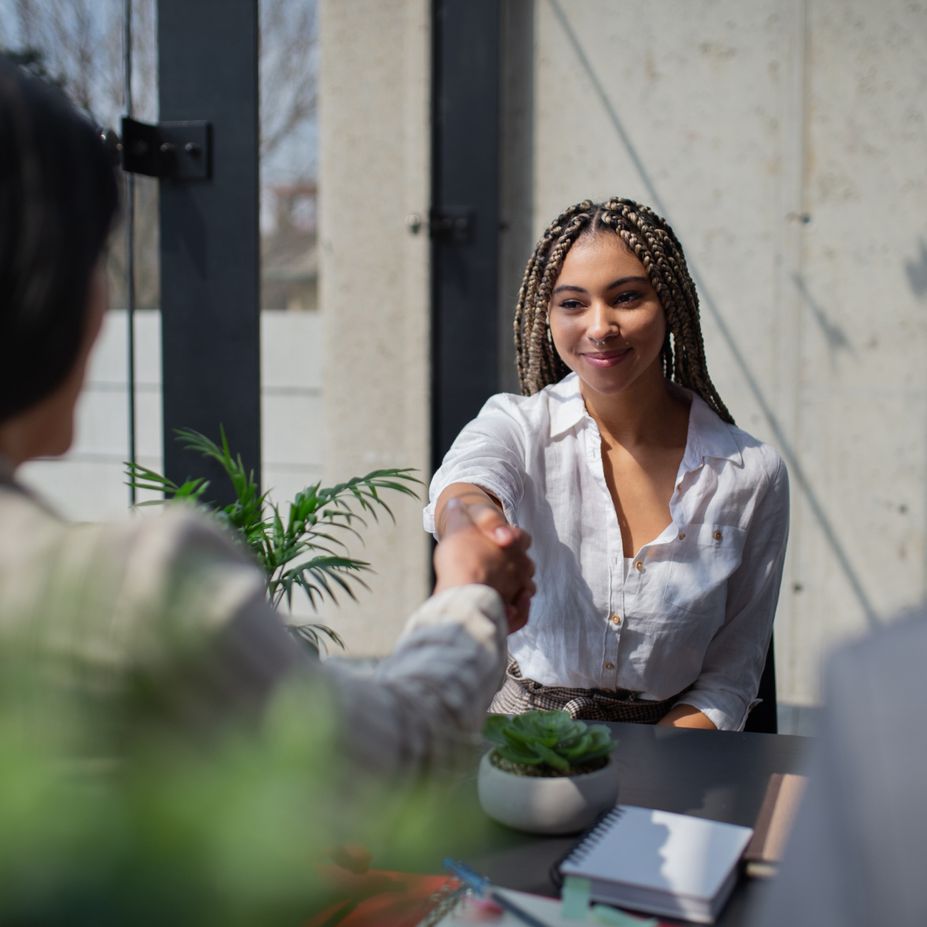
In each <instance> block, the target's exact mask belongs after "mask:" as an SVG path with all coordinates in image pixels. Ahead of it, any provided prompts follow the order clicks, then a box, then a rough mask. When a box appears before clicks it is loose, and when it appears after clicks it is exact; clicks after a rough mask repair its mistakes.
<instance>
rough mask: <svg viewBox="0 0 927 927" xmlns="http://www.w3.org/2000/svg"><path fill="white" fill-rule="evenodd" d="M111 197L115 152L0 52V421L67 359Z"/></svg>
mask: <svg viewBox="0 0 927 927" xmlns="http://www.w3.org/2000/svg"><path fill="white" fill-rule="evenodd" d="M118 206H119V192H118V188H117V184H116V178H115V173H114V168H113V163H112V159H111V156H110V155H109V153H108V152H107V150H106V148H105V146H104V145H103V143H102V141H101V140H100V138H99V135H98V133H97V131H96V130H95V129H94V127H93V125H92V124H91V123H90V121H89V119H87V118H86V117H85V116H83V115H82V114H81V113H80V112H78V110H77V109H75V108H74V106H73V105H72V104H71V103H70V102H69V101H68V100H67V98H66V97H65V96H64V94H63V93H61V92H60V91H59V90H58V89H57V88H55V87H54V86H52V85H51V84H48V83H46V82H45V81H43V80H42V79H40V78H38V77H35V76H32V75H30V74H28V73H27V72H26V71H25V70H24V69H23V68H21V67H18V66H17V65H15V64H13V63H12V62H10V61H9V60H7V59H5V58H3V57H2V56H0V422H2V421H5V420H6V419H8V418H11V417H12V416H14V415H16V414H17V413H18V412H21V411H23V410H24V409H28V408H29V407H30V406H32V405H34V404H35V403H36V402H38V401H40V400H41V399H43V398H45V396H47V395H48V394H50V393H51V392H53V391H54V390H55V388H56V387H58V386H59V385H60V384H61V383H62V381H63V380H64V379H65V378H66V377H67V375H68V373H69V372H70V371H71V370H72V369H73V366H74V363H75V362H76V360H77V353H78V349H79V347H80V342H81V337H82V335H83V332H84V325H85V323H86V316H87V310H88V293H89V287H90V280H91V277H92V274H93V270H94V268H95V267H96V265H97V263H98V261H99V259H100V256H101V254H102V252H103V248H104V247H105V245H106V240H107V238H108V237H109V232H110V228H111V227H112V224H113V220H114V218H115V215H116V212H117V210H118Z"/></svg>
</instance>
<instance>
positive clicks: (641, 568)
mask: <svg viewBox="0 0 927 927" xmlns="http://www.w3.org/2000/svg"><path fill="white" fill-rule="evenodd" d="M634 569H635V570H637V572H638V573H643V572H644V561H643V560H636V561H635V562H634Z"/></svg>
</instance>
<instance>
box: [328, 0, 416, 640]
mask: <svg viewBox="0 0 927 927" xmlns="http://www.w3.org/2000/svg"><path fill="white" fill-rule="evenodd" d="M429 8H430V4H429V3H428V2H427V0H352V2H351V3H344V2H341V0H322V3H321V5H320V35H321V69H320V86H319V101H320V120H319V124H320V153H319V167H320V177H319V193H320V198H319V242H320V250H319V256H320V299H319V302H320V305H321V314H322V318H323V320H324V326H325V336H324V344H325V357H324V365H325V376H324V382H325V401H326V418H327V441H326V456H325V473H326V475H327V476H329V477H330V478H331V479H333V480H341V479H344V478H346V477H348V476H353V475H355V474H361V473H366V472H368V471H369V470H372V469H374V468H377V467H416V468H418V469H419V471H420V473H421V476H422V478H423V479H427V477H428V475H429V474H428V473H427V470H428V466H429V389H430V386H429V377H430V373H429V371H430V365H429V339H430V326H429V283H428V280H429V278H428V239H427V236H424V235H420V236H414V235H411V234H410V233H409V232H408V230H407V227H406V217H407V216H408V215H409V214H412V213H419V214H426V213H427V210H428V202H429V191H430V184H429V156H428V152H429V145H430V141H429V131H430V130H429V101H430V95H429V77H430V23H429V18H428V11H429ZM393 510H394V512H395V515H396V524H395V525H390V524H389V522H388V521H386V522H382V521H381V523H380V525H379V526H374V527H373V529H371V530H370V531H369V532H368V535H367V544H366V548H365V549H364V551H363V555H364V556H365V557H366V559H368V560H369V561H370V562H371V563H372V564H373V565H374V568H375V569H376V570H377V575H376V576H374V577H373V578H372V579H371V580H370V586H371V592H370V593H364V594H363V595H362V596H361V600H360V602H359V603H358V604H357V605H354V604H353V603H348V602H345V603H343V604H342V605H340V606H339V607H338V608H337V609H335V610H333V611H332V612H331V613H330V615H329V618H330V622H331V624H332V625H334V626H335V627H336V628H337V630H338V631H339V632H341V633H342V634H343V635H344V636H345V638H346V640H347V641H348V643H349V649H350V652H351V653H352V654H355V655H365V654H379V653H383V652H384V651H385V650H387V649H389V647H390V646H391V645H392V643H393V641H394V640H395V638H396V636H397V634H398V631H399V629H400V627H401V625H402V623H403V621H404V619H405V617H406V616H407V615H408V614H409V613H410V612H411V611H412V610H413V609H414V608H415V606H416V605H418V604H419V603H421V601H422V600H423V598H424V597H425V595H426V594H427V591H428V587H429V582H430V572H429V566H428V564H429V559H428V553H429V540H428V538H427V536H426V535H425V533H424V532H423V531H422V525H421V503H417V502H415V501H414V500H410V499H405V498H399V499H397V500H396V501H395V505H393Z"/></svg>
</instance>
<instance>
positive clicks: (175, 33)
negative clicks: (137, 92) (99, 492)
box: [158, 0, 261, 501]
mask: <svg viewBox="0 0 927 927" xmlns="http://www.w3.org/2000/svg"><path fill="white" fill-rule="evenodd" d="M258 28H259V23H258V4H257V2H256V0H196V2H195V3H191V2H190V0H158V80H159V103H160V119H161V121H162V122H173V121H182V120H205V121H207V122H209V123H210V125H211V131H212V176H211V178H210V179H208V180H202V181H185V182H182V181H172V180H169V179H168V180H162V181H161V184H160V195H159V197H160V221H161V328H162V361H161V366H162V376H163V388H164V396H163V416H164V422H163V427H164V439H163V440H164V468H165V473H166V474H167V475H168V476H169V477H170V478H171V479H173V480H175V481H178V482H180V481H182V480H184V479H186V478H187V477H188V476H190V475H197V476H207V477H208V478H209V479H210V482H211V487H210V495H211V497H212V498H213V499H216V500H219V501H228V500H229V499H230V498H231V489H230V487H228V486H227V485H226V483H225V482H224V481H223V479H222V477H221V475H220V474H221V471H220V470H219V468H218V465H213V464H212V462H211V461H206V460H204V459H203V458H201V457H199V456H198V455H192V454H191V453H190V452H189V451H185V450H184V449H183V448H181V447H180V446H179V445H178V444H177V442H176V441H175V439H174V429H176V428H181V427H190V428H195V429H197V430H198V431H201V432H203V433H204V434H206V435H207V436H208V437H211V438H213V439H217V438H218V434H219V427H220V425H221V426H222V427H223V428H224V429H225V432H226V434H227V436H228V439H229V443H230V445H231V447H232V449H233V450H234V451H235V452H237V453H239V454H240V455H241V458H242V460H243V462H244V463H245V465H246V466H247V467H248V468H250V469H252V470H253V471H254V473H255V475H256V477H257V480H258V482H260V468H261V395H260V240H259V234H260V231H259V196H260V192H259V149H258V142H259V127H258V102H259V97H258Z"/></svg>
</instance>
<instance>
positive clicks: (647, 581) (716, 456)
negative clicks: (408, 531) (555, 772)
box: [424, 374, 788, 730]
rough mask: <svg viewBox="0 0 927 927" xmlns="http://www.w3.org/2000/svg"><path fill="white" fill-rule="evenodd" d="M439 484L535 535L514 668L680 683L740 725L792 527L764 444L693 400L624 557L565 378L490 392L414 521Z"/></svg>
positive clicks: (594, 445)
mask: <svg viewBox="0 0 927 927" xmlns="http://www.w3.org/2000/svg"><path fill="white" fill-rule="evenodd" d="M451 483H473V484H475V485H477V486H480V487H482V488H483V489H485V490H486V491H487V492H490V493H492V495H494V496H495V497H496V498H497V499H498V500H499V501H500V502H501V503H502V507H503V510H504V512H505V516H506V518H507V519H508V520H509V522H510V523H512V524H516V525H518V526H520V527H522V528H524V529H525V530H526V531H528V532H530V533H531V536H532V547H531V550H530V553H531V556H532V557H533V558H534V560H535V564H536V567H537V575H536V577H535V580H536V582H537V587H538V592H537V594H536V596H535V598H534V600H533V601H532V604H531V615H530V619H529V621H528V624H527V625H526V626H525V627H524V628H523V629H522V630H520V631H518V632H517V633H516V634H513V635H511V636H510V637H509V652H510V653H511V655H512V656H513V657H514V658H515V659H516V660H517V661H518V665H519V667H520V669H521V672H522V675H523V676H524V677H526V678H528V679H533V680H535V681H537V682H540V683H542V684H544V685H556V686H570V687H577V688H585V689H604V690H612V689H617V688H621V689H629V690H631V691H633V692H637V693H639V696H640V697H641V698H645V699H656V700H661V699H666V698H671V697H672V696H674V695H676V694H677V693H680V692H683V691H684V690H687V691H685V697H684V698H682V699H680V702H684V703H685V704H687V705H692V706H693V707H695V708H697V709H699V710H700V711H702V712H704V714H705V715H707V716H708V718H709V719H710V720H711V721H712V722H713V723H714V724H715V725H716V726H717V727H718V728H720V729H722V730H738V729H740V728H742V727H743V724H744V722H745V720H746V717H747V714H748V711H749V709H750V707H751V705H752V704H753V700H754V699H755V697H756V692H757V689H758V686H759V679H760V675H761V674H762V671H763V665H764V661H765V656H766V650H767V647H768V643H769V639H770V634H771V632H772V622H773V617H774V614H775V610H776V601H777V599H778V595H779V583H780V581H781V578H782V566H783V561H784V558H785V547H786V539H787V536H788V475H787V472H786V469H785V465H784V464H783V462H782V460H781V458H780V457H779V455H778V454H777V453H776V451H775V450H773V449H772V448H771V447H769V446H768V445H766V444H763V443H762V442H760V441H758V440H757V439H756V438H753V437H751V436H750V435H749V434H747V433H746V432H745V431H742V430H741V429H739V428H737V427H735V426H733V425H729V424H727V423H725V422H723V421H722V420H721V419H720V418H719V417H718V416H717V415H716V414H715V413H714V412H713V411H712V410H711V409H710V408H709V407H708V405H707V404H706V403H705V402H704V401H703V400H701V399H700V398H699V397H698V396H695V395H693V396H692V405H691V409H690V412H689V427H688V434H687V437H686V447H685V452H684V454H683V457H682V461H681V463H680V465H679V472H678V474H677V477H676V490H675V492H674V493H673V496H672V498H671V499H670V506H669V509H670V516H671V519H672V520H671V522H670V524H668V525H667V526H666V528H665V529H664V530H663V531H662V532H661V534H660V535H659V536H658V537H656V538H654V539H653V540H652V541H650V542H649V543H647V544H644V545H643V547H641V548H640V550H637V551H633V552H631V551H628V552H627V554H628V556H630V555H631V554H632V553H633V558H632V560H631V562H630V563H628V564H626V563H625V552H624V551H623V550H622V542H621V532H620V529H619V526H618V518H617V515H616V512H615V507H614V505H613V503H612V499H611V496H610V495H609V491H608V487H607V485H606V482H605V471H604V468H603V464H602V453H601V437H600V434H599V430H598V426H597V425H596V423H595V421H594V420H593V418H592V417H591V416H590V415H589V414H588V412H587V411H586V407H585V403H584V402H583V398H582V395H581V393H580V390H579V380H578V378H577V376H576V375H575V374H570V375H568V376H567V377H565V378H564V379H563V380H561V381H560V382H559V383H555V384H553V385H551V386H548V387H546V388H545V389H543V390H541V391H540V392H539V393H536V394H535V395H533V396H528V397H523V396H516V395H512V394H507V393H503V394H499V395H496V396H493V397H492V398H490V399H489V400H488V401H487V403H486V404H485V406H484V407H483V409H482V410H481V411H480V414H479V415H478V417H477V418H476V419H474V420H473V421H472V422H470V423H469V424H468V425H467V426H466V427H465V428H464V429H463V431H461V433H460V435H459V436H458V437H457V440H456V441H455V442H454V444H453V446H452V447H451V449H450V450H449V451H448V453H447V455H446V457H445V458H444V462H443V463H442V465H441V467H440V469H439V470H438V472H437V473H436V474H435V476H434V478H433V480H432V482H431V488H430V501H429V504H428V506H427V507H426V508H425V511H424V525H425V530H426V531H430V532H432V533H434V530H435V525H434V511H435V503H436V502H437V499H438V497H439V496H440V494H441V492H442V491H443V490H444V489H445V488H446V487H447V486H448V485H450V484H451ZM619 492H620V487H619Z"/></svg>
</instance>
